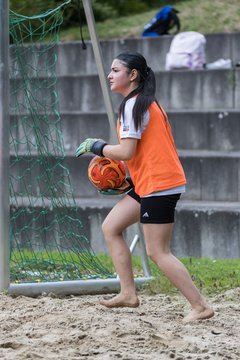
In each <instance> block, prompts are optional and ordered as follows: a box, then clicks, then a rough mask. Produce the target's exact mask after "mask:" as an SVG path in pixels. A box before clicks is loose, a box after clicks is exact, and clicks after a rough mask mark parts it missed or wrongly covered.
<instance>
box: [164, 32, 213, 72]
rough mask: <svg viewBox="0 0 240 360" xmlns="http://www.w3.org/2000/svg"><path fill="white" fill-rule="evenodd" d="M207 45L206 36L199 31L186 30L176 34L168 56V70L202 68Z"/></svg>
mask: <svg viewBox="0 0 240 360" xmlns="http://www.w3.org/2000/svg"><path fill="white" fill-rule="evenodd" d="M205 45H206V38H205V36H204V35H202V34H200V33H198V32H195V31H186V32H181V33H179V34H177V35H175V36H174V38H173V40H172V42H171V45H170V49H169V52H168V53H167V56H166V65H165V68H166V70H171V69H202V68H203V66H204V64H205Z"/></svg>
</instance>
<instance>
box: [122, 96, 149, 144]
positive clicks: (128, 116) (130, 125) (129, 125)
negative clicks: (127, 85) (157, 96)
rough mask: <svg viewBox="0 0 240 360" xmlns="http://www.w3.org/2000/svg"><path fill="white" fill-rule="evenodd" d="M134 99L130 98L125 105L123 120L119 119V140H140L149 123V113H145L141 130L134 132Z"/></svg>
mask: <svg viewBox="0 0 240 360" xmlns="http://www.w3.org/2000/svg"><path fill="white" fill-rule="evenodd" d="M135 101H136V98H135V97H134V98H131V99H129V100H128V101H127V102H126V105H125V111H124V120H123V117H122V116H121V118H120V138H121V139H127V138H133V139H141V137H142V133H143V131H144V130H145V128H146V126H147V124H148V121H149V111H147V112H146V113H145V114H144V117H143V124H142V126H141V128H139V129H138V130H136V128H135V125H134V119H133V115H132V112H133V107H134V104H135Z"/></svg>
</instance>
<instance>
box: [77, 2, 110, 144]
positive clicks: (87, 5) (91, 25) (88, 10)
mask: <svg viewBox="0 0 240 360" xmlns="http://www.w3.org/2000/svg"><path fill="white" fill-rule="evenodd" d="M82 1H83V7H84V11H85V15H86V19H87V24H88V29H89V33H90V37H91V41H92V47H93V52H94V56H95V60H96V65H97V69H98V75H99V80H100V84H101V88H102V93H103V98H104V102H105V106H106V110H107V115H108V121H109V126H110V139H109V140H110V143H111V144H115V143H117V133H116V126H115V112H114V109H113V105H112V101H111V96H110V91H109V87H108V84H107V78H106V74H105V72H104V66H103V57H102V52H101V47H100V43H99V40H98V36H97V32H96V26H95V19H94V14H93V11H92V3H91V0H82Z"/></svg>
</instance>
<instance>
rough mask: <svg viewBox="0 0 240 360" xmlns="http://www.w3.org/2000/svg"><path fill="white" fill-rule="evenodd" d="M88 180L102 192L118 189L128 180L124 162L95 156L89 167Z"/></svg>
mask: <svg viewBox="0 0 240 360" xmlns="http://www.w3.org/2000/svg"><path fill="white" fill-rule="evenodd" d="M88 178H89V180H90V181H91V183H92V184H93V185H94V186H95V187H96V188H98V189H100V190H109V189H117V188H119V187H121V185H122V184H123V182H124V180H125V179H126V166H125V164H124V162H123V161H120V160H112V159H109V158H107V157H100V156H95V157H94V158H93V159H92V160H91V161H90V163H89V166H88Z"/></svg>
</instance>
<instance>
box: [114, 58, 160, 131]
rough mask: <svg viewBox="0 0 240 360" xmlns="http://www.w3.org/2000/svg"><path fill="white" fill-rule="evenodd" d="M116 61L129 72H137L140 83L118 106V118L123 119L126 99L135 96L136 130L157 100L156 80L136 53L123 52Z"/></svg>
mask: <svg viewBox="0 0 240 360" xmlns="http://www.w3.org/2000/svg"><path fill="white" fill-rule="evenodd" d="M116 59H118V60H120V61H121V62H122V63H123V64H124V66H126V68H128V69H129V70H130V71H131V70H133V69H136V70H138V73H139V76H140V82H139V85H138V87H137V88H136V89H134V90H133V91H132V92H131V93H130V94H128V95H127V96H126V97H125V98H124V99H123V101H122V103H121V104H120V106H119V117H120V116H121V115H122V116H123V119H124V109H125V104H126V102H127V100H128V99H130V98H132V97H133V96H135V95H138V96H137V99H136V102H135V104H134V107H133V119H134V125H135V128H136V129H138V128H139V127H140V126H141V125H142V122H143V116H144V114H145V113H146V111H147V110H148V108H149V106H150V105H151V104H152V103H153V102H154V101H156V102H157V100H156V97H155V91H156V80H155V75H154V72H153V71H152V69H151V68H150V67H149V66H148V65H147V62H146V59H145V58H144V57H143V56H142V55H141V54H139V53H137V52H125V53H121V54H119V55H118V56H117V57H116Z"/></svg>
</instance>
